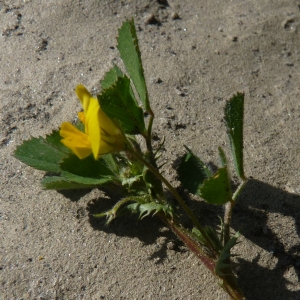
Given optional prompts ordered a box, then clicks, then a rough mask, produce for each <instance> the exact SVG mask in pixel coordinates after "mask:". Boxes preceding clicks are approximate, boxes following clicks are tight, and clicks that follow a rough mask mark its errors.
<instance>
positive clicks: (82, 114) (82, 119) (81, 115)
mask: <svg viewBox="0 0 300 300" xmlns="http://www.w3.org/2000/svg"><path fill="white" fill-rule="evenodd" d="M77 115H78V119H79V120H80V121H81V123H83V124H85V114H84V112H83V111H81V112H79V113H78V114H77Z"/></svg>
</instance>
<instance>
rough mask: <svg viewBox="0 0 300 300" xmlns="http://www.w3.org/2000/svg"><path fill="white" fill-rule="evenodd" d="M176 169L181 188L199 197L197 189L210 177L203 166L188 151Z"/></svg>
mask: <svg viewBox="0 0 300 300" xmlns="http://www.w3.org/2000/svg"><path fill="white" fill-rule="evenodd" d="M187 150H188V153H187V154H185V155H184V157H183V158H182V160H181V163H180V165H179V167H178V169H177V173H178V177H179V180H180V182H181V184H182V186H183V187H184V188H185V189H187V190H188V191H189V192H190V193H192V194H194V195H199V188H200V187H201V186H202V184H203V182H204V180H205V179H207V178H209V177H210V176H212V173H211V171H210V170H209V169H208V168H207V167H206V166H205V164H204V163H203V162H202V161H201V160H200V159H199V158H198V157H197V156H196V155H194V154H193V153H192V151H191V150H190V149H188V148H187Z"/></svg>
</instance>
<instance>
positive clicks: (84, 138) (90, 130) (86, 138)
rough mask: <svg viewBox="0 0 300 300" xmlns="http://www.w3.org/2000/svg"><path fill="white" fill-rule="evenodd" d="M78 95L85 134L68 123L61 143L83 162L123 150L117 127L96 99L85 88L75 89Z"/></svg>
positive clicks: (122, 141)
mask: <svg viewBox="0 0 300 300" xmlns="http://www.w3.org/2000/svg"><path fill="white" fill-rule="evenodd" d="M76 94H77V96H78V98H79V100H80V102H81V104H82V107H83V112H80V113H78V117H79V119H80V121H81V122H82V123H83V124H84V129H85V130H84V132H81V131H80V130H78V129H77V128H76V127H75V126H73V125H72V124H71V123H69V122H65V123H63V124H62V125H61V127H60V131H59V133H60V135H61V136H62V137H63V139H62V140H61V142H62V143H63V144H64V145H65V146H66V147H68V148H69V149H70V150H71V151H72V152H73V153H74V154H76V155H77V156H78V157H79V158H80V159H83V158H85V157H87V156H89V155H90V154H91V153H93V155H94V157H95V159H98V158H99V157H100V156H101V155H103V154H106V153H110V152H118V151H121V150H123V149H124V142H125V141H124V137H123V135H122V134H121V131H120V129H119V128H118V127H117V126H116V124H115V123H114V122H113V121H112V120H111V119H110V118H109V117H108V116H107V115H106V114H105V113H104V111H102V110H101V107H100V104H99V102H98V100H97V99H96V98H93V97H92V95H91V94H90V93H89V92H88V91H87V89H86V88H85V87H84V86H83V85H82V84H80V85H78V86H77V87H76Z"/></svg>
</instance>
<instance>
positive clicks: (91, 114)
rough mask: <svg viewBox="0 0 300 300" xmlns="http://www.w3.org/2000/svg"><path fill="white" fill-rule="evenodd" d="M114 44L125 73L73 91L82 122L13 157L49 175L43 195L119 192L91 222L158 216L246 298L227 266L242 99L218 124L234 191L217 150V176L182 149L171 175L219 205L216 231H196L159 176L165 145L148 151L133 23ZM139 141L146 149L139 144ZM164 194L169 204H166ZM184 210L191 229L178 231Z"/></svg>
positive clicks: (148, 118)
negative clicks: (92, 88) (92, 89)
mask: <svg viewBox="0 0 300 300" xmlns="http://www.w3.org/2000/svg"><path fill="white" fill-rule="evenodd" d="M117 41H118V49H119V52H120V55H121V58H122V60H123V62H124V65H125V67H126V71H127V74H125V73H124V72H123V71H122V70H121V69H120V68H119V67H118V66H116V65H115V66H113V67H112V68H111V69H110V70H109V71H108V72H107V73H106V75H105V77H104V79H103V80H102V81H101V86H102V92H101V94H100V95H98V96H97V98H95V97H93V96H92V95H91V94H90V93H89V92H88V91H87V90H86V88H85V87H84V86H83V85H78V86H77V88H76V94H77V96H78V98H79V100H80V102H81V104H82V107H83V111H82V112H79V113H78V118H79V120H80V123H78V124H75V125H73V124H71V123H68V122H66V123H63V124H62V125H61V127H60V130H59V131H53V132H52V133H51V134H50V135H48V136H46V138H42V137H39V138H32V139H30V140H28V141H24V142H23V144H22V145H20V146H18V147H17V149H16V151H15V154H14V155H15V157H16V158H17V159H19V160H20V161H22V162H24V163H25V164H27V165H29V166H31V167H34V168H36V169H39V170H43V171H46V172H48V173H46V176H45V177H44V179H43V180H42V185H43V187H44V188H45V189H55V190H63V189H78V188H100V189H101V188H103V187H111V186H114V187H116V188H118V189H122V191H123V192H124V198H122V199H121V200H120V201H118V202H117V203H116V204H115V205H114V206H113V207H112V208H111V209H110V210H108V211H105V212H102V213H100V214H98V215H94V217H99V218H102V217H105V218H106V219H107V224H108V223H110V222H111V221H112V220H114V219H116V218H117V217H118V216H120V215H124V214H127V213H128V214H132V213H135V214H138V216H139V218H141V219H142V218H145V217H146V216H150V215H155V216H157V217H159V218H160V219H161V220H162V221H163V222H164V223H165V224H166V225H167V226H168V227H169V228H170V229H171V230H172V231H173V232H174V233H175V234H176V235H177V236H178V238H179V239H181V240H182V241H183V242H184V243H185V244H186V246H187V247H188V248H189V249H190V250H191V251H192V252H193V253H195V254H196V256H197V257H198V258H199V259H200V260H201V261H202V262H203V263H204V265H205V266H206V267H207V268H208V269H209V270H210V271H211V272H212V274H213V275H214V276H216V278H217V279H218V281H219V282H220V284H221V286H222V287H223V289H224V290H225V291H226V292H227V293H228V294H229V295H230V297H231V298H232V299H244V296H243V293H242V291H241V290H240V288H239V287H238V285H237V282H236V278H235V276H234V273H233V270H232V266H231V260H230V258H231V254H230V251H231V249H232V247H234V245H236V243H237V239H238V236H239V233H236V234H235V235H233V236H231V234H230V221H231V215H232V209H233V206H234V205H235V203H236V201H237V198H238V195H239V193H240V192H241V190H242V189H243V187H244V186H245V184H246V182H247V178H246V177H245V174H244V169H243V113H244V95H243V94H241V93H237V94H236V95H234V96H233V97H232V98H231V99H230V100H229V101H227V103H226V106H225V118H224V119H225V123H226V127H227V131H228V136H229V140H230V146H231V153H232V156H233V161H234V167H235V171H236V173H237V175H238V177H239V178H240V185H239V187H238V188H237V189H236V190H235V191H232V187H231V180H230V173H229V166H228V162H227V158H226V156H225V152H224V151H223V149H222V148H219V156H220V161H221V167H220V168H219V169H218V170H217V171H216V172H213V171H212V170H211V169H210V168H209V167H207V166H206V165H205V164H204V163H203V162H202V161H201V160H200V158H198V157H197V156H196V155H195V154H194V153H193V152H192V151H191V150H190V149H188V148H187V147H186V154H185V155H184V156H183V157H182V159H181V162H180V164H179V167H178V169H177V172H178V178H179V180H180V182H181V185H182V187H183V188H184V189H186V190H187V191H188V192H189V193H192V194H194V195H196V196H198V197H199V198H201V199H203V200H204V201H206V202H207V203H209V204H211V205H224V206H225V213H224V218H223V220H222V221H221V229H220V231H219V232H217V231H216V230H215V229H214V228H212V227H210V226H205V227H203V226H202V225H201V224H200V222H199V219H201V216H196V215H195V214H194V212H193V211H192V210H191V208H190V207H189V206H188V205H187V204H186V202H185V201H184V200H183V199H182V197H181V196H180V195H179V194H178V192H177V191H176V189H175V188H174V187H173V186H172V185H171V183H170V182H169V181H168V180H167V179H166V178H165V177H164V176H163V175H162V173H161V167H162V166H159V165H158V159H159V157H160V155H161V154H162V147H163V142H162V143H161V144H160V145H159V146H157V147H153V144H152V124H153V120H154V113H153V111H152V109H151V105H150V101H149V96H148V91H147V86H146V82H145V78H144V70H143V66H142V61H141V55H140V51H139V46H138V40H137V36H136V31H135V25H134V21H133V20H130V21H126V22H124V23H123V25H122V27H121V28H120V29H119V36H118V38H117ZM140 105H141V106H140ZM137 136H141V137H142V139H143V140H144V142H140V143H139V142H138V139H137V138H136V137H137ZM139 140H140V141H141V139H139ZM166 190H168V191H169V192H170V193H171V194H172V195H173V199H171V200H169V198H170V197H168V198H167V197H166V195H165V191H166ZM182 211H184V212H185V213H186V215H187V216H188V217H189V218H190V219H191V221H192V224H193V226H191V227H189V228H186V227H184V226H183V225H182V221H181V217H182Z"/></svg>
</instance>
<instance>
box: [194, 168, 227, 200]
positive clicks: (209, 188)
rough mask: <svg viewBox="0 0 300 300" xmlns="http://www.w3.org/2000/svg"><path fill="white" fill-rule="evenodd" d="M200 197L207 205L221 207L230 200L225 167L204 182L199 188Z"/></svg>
mask: <svg viewBox="0 0 300 300" xmlns="http://www.w3.org/2000/svg"><path fill="white" fill-rule="evenodd" d="M200 196H201V197H202V198H203V199H204V200H205V201H206V202H208V203H209V204H218V205H222V204H225V203H226V202H228V201H230V200H231V198H232V193H231V189H230V183H229V175H228V172H227V168H226V167H224V168H221V169H219V170H218V171H217V172H216V173H215V174H214V175H213V176H212V177H210V178H208V179H206V180H205V181H204V183H203V185H202V186H201V187H200Z"/></svg>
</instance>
